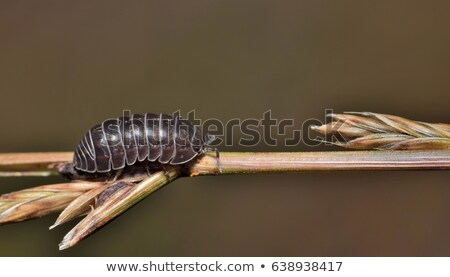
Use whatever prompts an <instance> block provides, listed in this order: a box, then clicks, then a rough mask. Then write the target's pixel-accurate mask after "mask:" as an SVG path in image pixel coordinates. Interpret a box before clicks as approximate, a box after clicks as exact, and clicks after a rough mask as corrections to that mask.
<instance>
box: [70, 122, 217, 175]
mask: <svg viewBox="0 0 450 277" xmlns="http://www.w3.org/2000/svg"><path fill="white" fill-rule="evenodd" d="M214 139H215V138H214V136H211V135H206V136H203V133H202V130H201V129H200V127H198V126H195V125H193V124H192V123H191V122H190V121H189V120H186V119H182V118H181V117H178V116H175V117H173V116H171V115H167V114H154V113H146V114H144V115H140V114H133V115H131V116H122V117H119V118H115V119H108V120H105V121H104V122H103V123H102V124H98V125H95V126H94V127H92V128H91V129H90V130H89V131H88V132H87V133H86V134H85V135H84V137H83V138H82V139H81V141H80V143H79V144H78V145H77V147H76V149H75V152H74V159H73V165H72V166H73V167H74V168H75V169H76V170H77V171H78V172H81V173H83V174H88V175H89V174H99V173H100V174H101V173H110V172H112V171H120V170H122V169H124V168H126V167H131V166H133V165H135V164H139V163H141V162H142V163H146V164H148V162H150V163H153V164H156V165H180V164H184V163H187V162H189V161H190V160H192V159H193V158H195V157H196V156H197V155H199V154H200V153H203V152H205V151H208V150H215V151H216V154H217V155H218V151H217V149H215V148H212V147H209V144H210V143H211V142H212V141H213V140H214ZM217 157H218V156H217Z"/></svg>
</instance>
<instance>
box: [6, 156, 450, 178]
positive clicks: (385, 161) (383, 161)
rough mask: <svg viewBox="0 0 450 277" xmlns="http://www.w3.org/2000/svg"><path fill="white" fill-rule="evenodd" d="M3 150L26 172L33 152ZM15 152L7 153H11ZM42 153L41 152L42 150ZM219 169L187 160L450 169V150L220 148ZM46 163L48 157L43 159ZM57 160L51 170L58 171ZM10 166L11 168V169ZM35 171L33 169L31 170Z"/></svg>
mask: <svg viewBox="0 0 450 277" xmlns="http://www.w3.org/2000/svg"><path fill="white" fill-rule="evenodd" d="M3 155H4V154H0V176H9V175H8V174H9V173H10V172H11V171H12V172H19V173H21V174H27V173H29V171H27V167H26V166H25V165H26V164H27V161H28V159H29V158H30V157H33V154H31V153H30V154H28V155H24V154H18V156H19V157H20V158H24V163H20V162H19V159H18V158H16V163H15V164H14V165H15V166H17V167H15V166H13V165H11V164H10V163H8V161H5V160H4V157H3ZM53 155H57V156H59V157H65V158H66V159H65V160H62V159H60V162H61V163H66V162H69V161H70V160H71V159H72V157H71V155H72V153H69V152H67V153H65V152H63V153H46V155H45V157H44V158H48V159H50V160H51V159H53ZM12 156H14V154H8V157H12ZM39 156H40V157H43V155H42V153H40V154H39ZM219 162H220V165H221V167H222V172H219V170H218V163H217V160H216V158H215V153H212V152H211V153H205V155H203V156H202V157H199V159H196V160H195V161H193V162H191V163H189V164H188V166H187V167H186V168H187V172H189V174H188V175H190V176H196V175H221V174H243V173H276V172H279V173H282V172H305V171H343V170H415V169H450V150H432V151H423V150H422V151H395V150H392V151H335V152H331V151H330V152H221V153H220V160H219ZM44 163H45V160H44ZM54 168H55V163H54V162H53V163H52V167H51V168H50V169H46V171H47V172H49V174H55V172H56V171H55V169H54ZM10 170H11V171H10ZM19 170H20V171H19ZM32 172H34V171H32Z"/></svg>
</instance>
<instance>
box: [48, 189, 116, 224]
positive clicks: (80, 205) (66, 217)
mask: <svg viewBox="0 0 450 277" xmlns="http://www.w3.org/2000/svg"><path fill="white" fill-rule="evenodd" d="M110 185H111V184H105V185H103V186H99V187H96V188H93V189H91V190H88V191H86V192H85V193H83V194H81V195H80V196H78V197H77V198H75V199H74V200H73V201H72V202H70V204H69V205H68V206H67V207H66V208H65V209H64V210H63V211H62V212H61V213H60V214H59V216H58V218H57V219H56V221H55V223H54V224H53V225H52V226H50V228H49V229H53V228H55V227H56V226H58V225H61V224H63V223H66V222H68V221H70V220H72V219H74V218H76V217H79V216H82V215H84V214H87V213H88V212H89V211H90V210H91V209H93V206H94V205H95V200H96V198H97V196H98V195H99V194H100V193H102V192H103V191H104V190H105V189H106V188H108V187H109V186H110Z"/></svg>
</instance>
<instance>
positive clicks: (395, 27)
mask: <svg viewBox="0 0 450 277" xmlns="http://www.w3.org/2000/svg"><path fill="white" fill-rule="evenodd" d="M449 9H450V4H449V2H448V1H432V2H425V1H371V3H367V1H356V0H354V1H127V2H126V3H125V2H122V1H95V3H92V2H91V1H85V2H80V1H1V2H0V92H1V95H2V100H1V109H0V116H1V118H2V121H1V123H0V124H1V128H0V130H1V138H0V151H1V152H25V151H66V150H72V149H73V148H74V147H75V145H76V144H77V143H78V140H79V139H80V138H81V136H82V135H83V134H84V132H85V131H86V130H87V129H88V128H90V127H91V126H92V125H93V124H94V123H97V122H101V121H102V120H104V119H106V118H109V117H113V116H118V115H120V114H121V111H122V110H123V109H131V110H132V112H136V113H137V112H146V111H147V112H166V113H171V112H173V111H175V110H178V109H181V111H182V112H188V111H190V110H191V109H195V110H196V111H197V116H198V117H200V118H203V119H205V118H210V117H216V118H219V119H221V120H225V121H226V120H229V119H231V118H234V117H239V118H246V117H256V118H259V117H260V116H261V115H262V113H263V112H264V111H266V110H268V109H272V112H273V115H274V116H275V117H277V118H295V119H297V120H298V123H301V122H302V121H303V120H305V119H307V118H310V117H316V118H323V113H324V109H326V108H332V109H334V110H335V111H336V112H342V111H373V112H380V113H391V114H397V115H401V116H405V117H409V118H412V119H418V120H423V121H429V122H447V123H448V122H450V114H449V109H448V107H449V100H450V96H449V91H450V78H449V72H450V51H449V49H450V28H449V27H450V17H449V16H448V11H449ZM225 149H226V148H225ZM318 149H319V148H317V149H308V148H307V147H304V146H300V147H298V148H297V149H295V150H318ZM227 150H230V149H227ZM231 150H269V151H270V150H277V151H283V150H285V151H287V150H289V151H292V150H294V149H292V148H289V149H286V148H284V147H282V146H279V147H277V148H269V147H265V146H264V145H260V146H257V147H255V148H254V149H246V148H244V149H243V148H240V147H234V148H233V149H231ZM321 150H323V149H321ZM449 177H450V172H448V171H447V172H445V171H435V172H425V171H423V172H355V173H327V174H323V173H311V174H298V175H261V176H227V177H220V178H215V177H202V178H184V179H182V180H177V181H176V182H174V183H173V184H171V185H169V186H168V187H166V188H164V189H162V190H161V191H159V192H157V193H155V194H154V195H151V196H150V197H149V198H147V199H145V200H144V201H142V202H141V203H140V204H138V205H137V206H135V207H134V208H133V209H131V210H130V211H128V212H127V213H126V214H125V215H123V216H121V217H120V218H118V219H117V220H115V221H114V222H112V223H111V224H109V225H107V226H106V227H105V228H103V229H102V230H101V231H100V232H98V233H96V234H94V235H93V236H91V237H90V238H88V239H87V240H85V241H83V242H82V243H80V244H79V245H77V246H76V247H73V248H72V249H69V250H66V251H62V252H60V251H58V250H57V245H58V243H59V242H60V240H61V239H62V237H63V236H64V234H65V233H66V232H68V231H69V230H70V228H71V227H72V226H73V225H74V224H75V222H72V223H69V224H66V225H64V226H62V227H60V228H57V229H56V230H52V231H48V226H50V225H51V224H52V223H53V222H54V220H55V218H56V216H48V217H45V218H42V219H38V220H33V221H28V222H25V223H21V224H13V225H6V226H1V227H0V255H3V256H97V255H102V256H109V255H112V256H191V255H200V256H210V255H217V256H247V255H252V256H278V255H282V256H286V255H287V256H290V255H295V256H316V255H319V256H360V255H364V256H367V255H368V256H373V255H380V256H397V255H402V256H403V255H405V256H416V255H419V256H440V255H445V256H449V255H450V240H449V239H448V237H449V234H450V201H449V200H450V199H449V198H450V197H449V196H450V186H449ZM60 181H62V180H61V179H59V178H56V177H55V178H53V179H43V178H29V179H25V178H20V179H19V178H3V179H1V180H0V193H7V192H10V191H13V190H17V189H20V188H26V187H30V186H35V185H40V184H46V183H49V182H60Z"/></svg>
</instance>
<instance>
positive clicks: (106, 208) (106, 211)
mask: <svg viewBox="0 0 450 277" xmlns="http://www.w3.org/2000/svg"><path fill="white" fill-rule="evenodd" d="M178 177H179V172H178V171H177V170H176V169H175V168H170V169H168V170H167V172H164V171H159V172H156V173H153V174H152V175H151V176H150V177H148V178H147V179H145V180H143V181H142V182H140V183H138V184H134V185H131V184H129V183H125V182H118V183H115V184H113V185H112V186H111V187H110V188H111V189H110V188H108V189H106V190H105V191H104V192H103V193H102V194H100V195H99V199H98V201H97V205H96V207H95V209H94V210H92V211H91V212H90V213H89V214H88V215H87V216H86V217H85V218H84V219H83V220H81V221H80V222H79V223H78V224H77V225H76V226H75V227H74V228H73V229H72V230H70V232H69V233H67V235H66V236H65V237H64V239H63V241H62V242H61V243H60V244H59V249H60V250H63V249H66V248H69V247H72V246H73V245H75V244H77V243H78V242H79V241H80V240H82V239H83V238H85V237H87V236H88V235H90V234H92V233H93V232H95V231H96V230H98V229H99V228H101V227H102V226H104V225H105V224H107V223H108V222H110V221H111V220H112V219H114V218H115V217H117V216H119V215H120V214H122V213H123V212H125V211H126V210H128V209H129V208H131V207H132V206H134V205H135V204H136V203H138V202H139V201H141V200H142V199H144V198H145V197H147V196H148V195H149V194H151V193H153V192H155V191H156V190H158V189H159V188H161V187H162V186H164V185H166V184H168V183H169V182H171V181H172V180H174V179H176V178H178Z"/></svg>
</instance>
